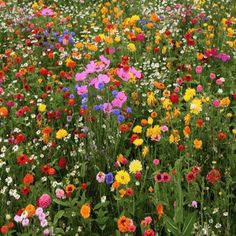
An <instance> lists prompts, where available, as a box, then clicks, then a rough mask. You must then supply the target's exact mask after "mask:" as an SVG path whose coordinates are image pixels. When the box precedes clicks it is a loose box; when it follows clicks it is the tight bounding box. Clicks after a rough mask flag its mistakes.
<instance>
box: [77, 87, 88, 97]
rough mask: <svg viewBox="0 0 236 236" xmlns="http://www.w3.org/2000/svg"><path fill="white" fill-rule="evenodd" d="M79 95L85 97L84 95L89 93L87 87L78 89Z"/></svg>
mask: <svg viewBox="0 0 236 236" xmlns="http://www.w3.org/2000/svg"><path fill="white" fill-rule="evenodd" d="M77 93H78V94H79V95H83V94H86V93H88V88H87V85H82V86H79V87H77Z"/></svg>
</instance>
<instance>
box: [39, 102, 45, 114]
mask: <svg viewBox="0 0 236 236" xmlns="http://www.w3.org/2000/svg"><path fill="white" fill-rule="evenodd" d="M46 108H47V106H46V105H45V104H42V103H41V104H39V106H38V111H39V112H45V111H46Z"/></svg>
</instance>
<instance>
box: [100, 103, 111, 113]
mask: <svg viewBox="0 0 236 236" xmlns="http://www.w3.org/2000/svg"><path fill="white" fill-rule="evenodd" d="M102 110H103V111H104V112H105V113H111V112H112V105H111V103H104V104H103V106H102Z"/></svg>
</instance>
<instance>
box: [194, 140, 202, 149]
mask: <svg viewBox="0 0 236 236" xmlns="http://www.w3.org/2000/svg"><path fill="white" fill-rule="evenodd" d="M193 144H194V147H195V148H196V149H201V148H202V140H200V139H194V141H193Z"/></svg>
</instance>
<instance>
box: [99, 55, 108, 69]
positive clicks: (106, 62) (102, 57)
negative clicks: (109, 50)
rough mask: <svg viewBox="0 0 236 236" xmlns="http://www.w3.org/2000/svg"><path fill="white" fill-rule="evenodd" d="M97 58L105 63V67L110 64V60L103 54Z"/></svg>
mask: <svg viewBox="0 0 236 236" xmlns="http://www.w3.org/2000/svg"><path fill="white" fill-rule="evenodd" d="M99 59H100V60H101V62H103V63H104V64H105V65H106V67H108V66H109V65H110V60H109V59H107V58H106V57H104V56H103V55H101V56H100V57H99Z"/></svg>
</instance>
